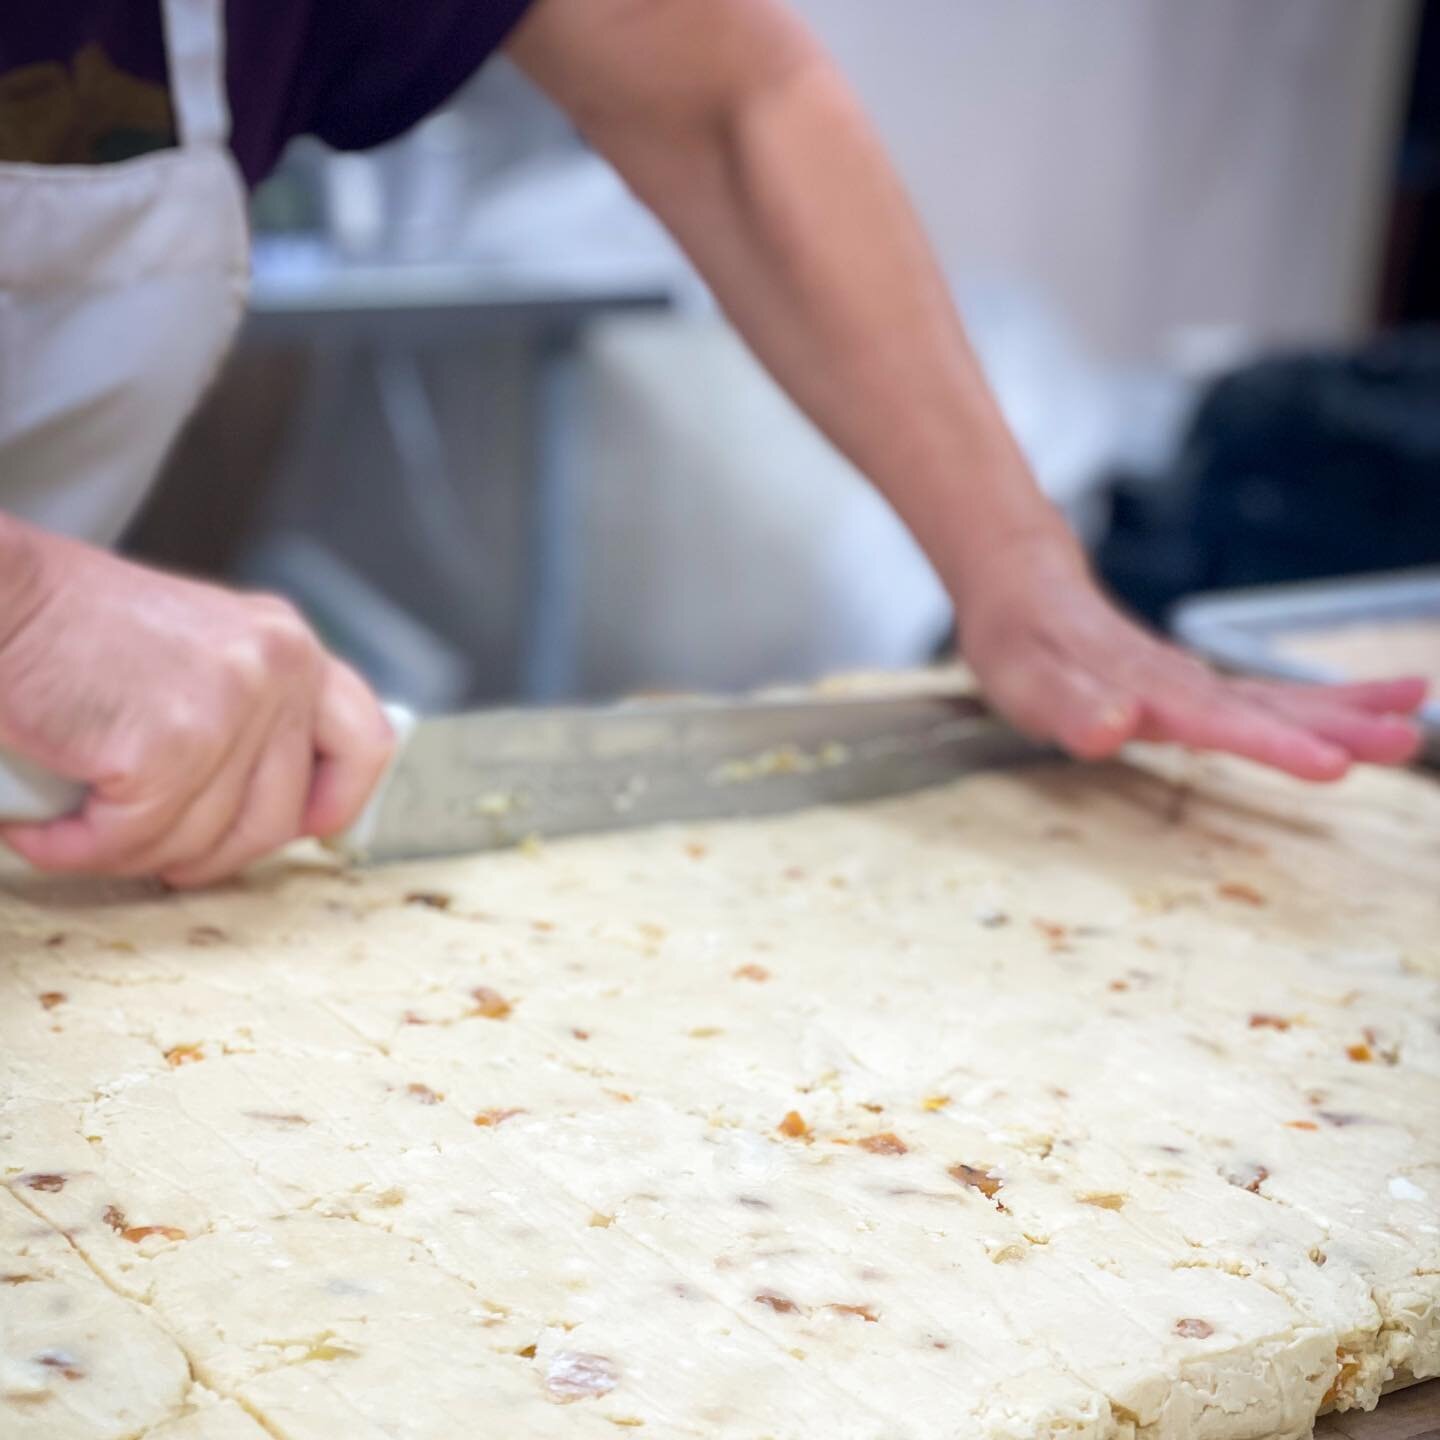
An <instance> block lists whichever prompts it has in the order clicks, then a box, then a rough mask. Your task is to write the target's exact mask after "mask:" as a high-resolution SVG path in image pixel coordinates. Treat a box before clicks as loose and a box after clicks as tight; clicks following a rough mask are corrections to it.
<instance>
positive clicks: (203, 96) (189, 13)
mask: <svg viewBox="0 0 1440 1440" xmlns="http://www.w3.org/2000/svg"><path fill="white" fill-rule="evenodd" d="M162 4H163V9H164V16H165V51H166V58H167V59H168V61H169V66H170V94H171V98H172V102H173V104H174V107H175V118H176V122H177V124H178V127H179V132H180V143H181V145H184V146H191V145H216V146H223V145H225V144H226V143H227V142H228V140H229V138H230V101H229V96H228V94H227V92H226V88H225V5H224V0H162Z"/></svg>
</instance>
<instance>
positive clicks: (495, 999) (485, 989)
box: [470, 985, 515, 1020]
mask: <svg viewBox="0 0 1440 1440" xmlns="http://www.w3.org/2000/svg"><path fill="white" fill-rule="evenodd" d="M470 998H471V999H472V1000H473V1001H474V1002H475V1008H474V1009H473V1010H472V1011H471V1012H470V1013H471V1014H472V1015H479V1016H482V1017H483V1018H484V1019H486V1020H503V1019H505V1017H506V1016H507V1015H509V1014H510V1012H511V1011H512V1010H513V1009H514V1008H515V1007H514V1006H513V1005H511V1003H510V1002H509V1001H508V1000H507V999H506V998H505V997H504V996H503V995H502V994H501V993H500V992H499V991H498V990H492V989H491V988H490V987H489V986H488V985H477V986H476V987H475V988H474V989H473V990H472V991H471V992H470Z"/></svg>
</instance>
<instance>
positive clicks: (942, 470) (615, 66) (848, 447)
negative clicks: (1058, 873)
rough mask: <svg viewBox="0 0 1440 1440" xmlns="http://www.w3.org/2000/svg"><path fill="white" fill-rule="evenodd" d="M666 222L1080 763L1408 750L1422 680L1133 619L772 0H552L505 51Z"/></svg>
mask: <svg viewBox="0 0 1440 1440" xmlns="http://www.w3.org/2000/svg"><path fill="white" fill-rule="evenodd" d="M510 49H511V53H512V55H513V56H514V58H515V59H516V60H517V62H518V63H519V64H520V65H521V66H522V67H523V68H524V69H526V70H527V71H528V72H529V74H530V75H531V76H532V77H533V78H534V79H535V80H536V81H537V83H539V84H540V85H541V86H542V87H544V88H545V89H546V90H547V91H548V92H549V93H550V94H551V96H552V97H553V98H554V99H555V100H556V101H557V102H558V103H559V104H561V105H562V106H563V107H564V108H565V109H566V110H567V111H568V112H569V113H570V115H571V116H572V117H573V118H574V120H575V121H576V123H577V124H578V125H579V127H580V128H581V130H582V131H583V132H584V133H585V135H586V136H587V137H588V138H589V139H590V141H591V142H592V143H593V144H594V145H595V146H596V148H597V149H598V150H599V151H600V152H601V153H603V154H604V155H605V156H606V157H607V158H608V159H610V161H611V162H612V163H613V164H614V165H615V166H616V168H617V169H618V170H619V171H620V173H621V174H622V175H623V176H624V178H625V179H626V180H627V182H628V183H629V184H630V185H631V187H632V188H633V189H634V190H635V192H636V194H637V195H638V196H639V197H640V198H641V199H642V200H643V201H645V202H646V203H647V204H648V205H649V206H650V207H651V208H652V209H653V210H654V211H655V212H656V213H657V214H658V215H659V216H660V218H661V219H662V220H663V221H664V222H665V223H666V225H667V226H668V227H669V229H670V230H671V231H672V233H673V234H674V235H675V236H676V238H677V239H678V240H679V241H680V243H681V244H682V245H683V246H684V247H685V249H686V250H687V252H688V253H689V254H690V256H691V257H692V259H693V260H694V261H695V263H696V265H697V266H698V268H699V269H700V270H701V272H702V273H703V274H704V276H705V277H706V279H707V281H708V282H709V283H710V285H711V287H712V289H713V290H714V291H715V293H716V295H717V297H718V298H719V299H720V301H721V303H722V304H723V305H724V307H725V309H726V311H727V312H728V313H729V315H730V316H731V318H732V319H733V320H734V321H735V323H736V325H737V327H738V328H739V329H740V330H741V332H742V333H743V334H744V336H745V337H746V339H747V340H748V341H749V343H750V345H751V346H752V348H753V349H754V350H755V352H756V353H757V355H758V356H759V357H760V359H761V360H762V361H763V362H764V363H765V364H766V366H767V367H768V368H769V369H770V371H771V372H772V373H773V374H774V375H775V377H776V378H777V380H779V382H780V383H781V384H782V385H783V386H784V387H785V389H786V390H787V391H788V392H789V393H790V395H791V396H792V397H793V398H794V399H795V400H796V401H797V403H799V404H800V405H801V407H802V408H803V409H804V410H805V411H806V412H807V413H808V414H809V415H810V416H811V418H812V419H813V420H814V421H815V422H816V424H817V425H819V426H820V428H821V429H822V430H824V431H825V432H826V433H827V434H828V435H829V436H830V438H831V439H832V440H833V441H834V442H835V444H836V445H837V446H838V447H839V448H840V449H841V450H842V451H843V452H844V453H845V454H846V455H847V456H848V457H849V458H850V459H851V460H852V461H853V462H854V463H855V464H856V465H857V466H858V467H859V468H860V469H861V470H862V471H863V472H864V473H865V474H866V475H868V476H869V477H870V479H871V480H872V481H873V482H874V483H875V484H876V486H877V487H878V488H879V489H880V490H881V491H882V492H883V493H884V494H885V495H886V497H887V498H888V499H889V500H890V502H891V504H892V505H894V507H895V509H896V510H897V511H898V512H899V514H900V515H901V517H902V518H903V519H904V520H905V522H906V523H907V524H908V525H909V527H910V528H911V530H912V531H913V532H914V534H915V535H916V537H917V538H918V539H919V541H920V543H921V544H922V545H923V546H924V548H925V550H926V552H927V554H928V555H929V556H930V559H931V561H932V562H933V563H934V565H935V567H936V569H937V571H938V572H939V574H940V576H941V578H942V579H943V580H944V582H945V583H946V585H947V587H948V588H949V590H950V593H951V595H952V596H953V597H954V599H955V602H956V606H957V611H958V614H959V619H960V628H961V635H962V642H963V646H964V649H965V653H966V657H967V659H968V660H969V661H970V663H971V664H972V665H973V666H974V667H975V669H976V671H977V672H978V674H979V676H980V679H981V681H982V683H983V684H984V685H985V687H986V689H987V691H988V692H989V693H990V695H991V696H992V698H993V699H994V700H995V701H996V702H997V703H998V704H999V705H1000V706H1001V707H1002V708H1004V709H1005V710H1007V711H1008V713H1009V714H1010V715H1011V716H1012V718H1014V719H1016V720H1017V721H1018V722H1019V723H1021V724H1022V725H1024V726H1025V727H1026V728H1028V729H1030V730H1032V731H1035V732H1037V733H1040V734H1043V735H1045V736H1047V737H1053V738H1056V739H1058V740H1060V741H1061V742H1062V743H1063V744H1065V745H1067V746H1068V747H1069V748H1070V749H1072V750H1073V751H1075V752H1076V753H1079V754H1085V755H1102V754H1107V753H1109V752H1111V751H1113V750H1114V749H1115V748H1117V747H1118V746H1119V745H1120V744H1122V743H1123V742H1124V741H1125V740H1127V739H1130V738H1134V737H1136V736H1143V737H1147V738H1158V739H1175V740H1180V741H1183V742H1185V743H1190V744H1196V745H1203V746H1213V747H1216V748H1222V749H1229V750H1234V751H1237V752H1239V753H1242V754H1247V755H1251V756H1253V757H1254V758H1257V759H1261V760H1264V761H1267V762H1269V763H1271V764H1276V765H1279V766H1281V767H1282V768H1285V769H1289V770H1292V771H1294V772H1295V773H1297V774H1301V775H1306V776H1309V777H1311V778H1317V779H1319V778H1329V777H1331V776H1334V775H1338V774H1340V773H1342V772H1343V771H1344V769H1345V768H1346V766H1347V765H1348V763H1349V760H1350V759H1351V758H1364V759H1377V760H1398V759H1403V758H1405V757H1406V756H1408V755H1409V754H1410V753H1411V752H1412V750H1413V748H1414V745H1415V735H1414V732H1413V728H1412V727H1411V726H1410V725H1409V724H1408V723H1407V722H1405V721H1403V720H1401V719H1398V718H1395V712H1403V711H1406V710H1409V709H1411V708H1413V707H1414V706H1415V705H1416V704H1418V703H1419V699H1420V697H1421V694H1422V693H1423V687H1422V686H1420V685H1419V684H1417V683H1413V682H1404V683H1400V684H1396V685H1389V686H1378V687H1376V686H1371V687H1365V688H1363V689H1350V690H1343V691H1338V690H1320V689H1312V688H1299V687H1292V686H1275V685H1261V684H1258V683H1254V682H1225V681H1222V680H1220V679H1218V678H1217V677H1215V676H1214V675H1212V674H1211V673H1210V672H1209V671H1208V670H1207V669H1205V667H1203V666H1201V665H1200V664H1199V663H1198V662H1196V661H1194V660H1193V659H1191V658H1189V657H1187V656H1184V655H1182V654H1180V653H1179V652H1178V651H1176V650H1174V649H1172V648H1171V647H1169V646H1166V645H1164V644H1162V643H1161V642H1159V641H1158V640H1156V639H1154V638H1153V637H1151V636H1149V635H1147V634H1146V633H1144V632H1143V631H1142V630H1140V629H1139V628H1138V627H1136V626H1134V625H1132V624H1131V623H1130V622H1129V621H1128V620H1126V619H1124V618H1123V617H1122V616H1121V615H1120V614H1119V613H1118V612H1116V611H1115V610H1114V609H1113V607H1112V606H1111V605H1110V604H1109V602H1108V601H1106V600H1105V598H1104V597H1103V596H1102V595H1101V594H1100V592H1099V591H1098V590H1097V589H1096V587H1095V586H1094V584H1093V582H1092V581H1091V579H1090V577H1089V574H1088V571H1087V567H1086V565H1085V562H1084V558H1083V556H1082V555H1081V553H1080V551H1079V548H1078V546H1077V545H1076V544H1075V542H1074V540H1073V539H1072V538H1071V537H1070V535H1069V534H1068V532H1067V531H1066V529H1065V527H1064V525H1063V523H1062V522H1061V521H1060V519H1059V517H1058V516H1057V515H1056V513H1055V512H1054V510H1053V509H1052V507H1051V506H1050V505H1049V503H1048V502H1047V501H1046V500H1045V498H1044V497H1043V496H1042V495H1041V494H1040V492H1039V490H1038V489H1037V487H1036V485H1035V483H1034V480H1033V479H1032V477H1031V476H1030V474H1029V471H1028V469H1027V467H1026V465H1025V462H1024V460H1023V458H1022V456H1021V455H1020V453H1019V450H1018V448H1017V447H1016V444H1015V442H1014V440H1013V438H1012V436H1011V435H1010V433H1009V431H1008V429H1007V427H1006V425H1005V423H1004V421H1003V419H1002V417H1001V415H1000V413H999V411H998V409H997V408H996V405H995V402H994V400H993V398H992V397H991V395H990V392H989V390H988V388H987V386H986V383H985V380H984V377H983V375H982V374H981V372H980V369H979V366H978V365H977V363H976V361H975V357H974V355H973V353H972V352H971V350H970V347H969V345H968V344H967V342H966V339H965V335H964V332H963V329H962V326H961V324H960V321H959V318H958V316H957V315H956V312H955V309H954V306H953V304H952V302H951V299H950V296H949V293H948V290H947V287H946V285H945V283H944V280H943V278H942V276H941V274H940V272H939V268H938V266H937V264H936V262H935V260H934V258H933V255H932V254H931V251H930V247H929V245H928V244H927V242H926V240H925V238H924V235H923V233H922V230H921V227H920V224H919V222H918V219H917V218H916V216H915V214H914V211H913V209H912V207H911V205H910V203H909V201H908V200H907V198H906V196H905V193H904V190H903V187H902V186H901V184H900V182H899V179H898V178H897V176H896V174H895V172H894V170H893V168H892V167H891V165H890V163H889V161H888V160H887V158H886V156H885V154H884V151H883V149H882V147H881V146H880V144H879V141H878V140H877V138H876V137H875V135H874V133H873V131H872V130H871V128H870V126H869V124H868V122H867V121H866V119H865V117H864V115H863V114H862V113H861V111H860V108H859V106H858V104H857V102H856V101H855V99H854V98H853V96H852V95H851V93H850V91H849V89H848V87H847V86H846V84H845V82H844V80H843V79H842V78H841V76H840V75H839V74H838V72H837V71H836V70H835V68H834V66H833V65H832V64H831V62H830V61H829V59H828V58H827V57H826V55H825V54H824V52H823V51H822V50H821V49H820V47H819V46H818V44H817V43H816V42H815V41H814V39H813V38H812V37H811V36H810V34H809V32H808V31H807V30H806V29H805V27H804V26H803V25H802V24H801V23H800V22H799V21H798V20H797V19H796V18H795V17H794V16H792V15H791V14H790V13H789V12H788V11H787V10H785V8H784V7H783V5H781V4H780V3H779V0H725V3H723V4H718V3H715V0H538V3H537V4H536V5H535V7H534V8H533V9H532V11H531V12H530V14H529V16H528V17H527V19H526V20H525V22H524V23H523V24H522V25H521V27H520V29H519V30H518V31H517V33H516V36H515V38H514V39H513V41H512V43H511V47H510Z"/></svg>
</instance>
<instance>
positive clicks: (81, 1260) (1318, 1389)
mask: <svg viewBox="0 0 1440 1440" xmlns="http://www.w3.org/2000/svg"><path fill="white" fill-rule="evenodd" d="M1437 876H1440V787H1437V786H1435V785H1434V784H1433V783H1432V782H1427V781H1426V780H1423V779H1420V778H1416V777H1413V776H1404V775H1392V774H1378V773H1377V774H1363V775H1359V776H1357V777H1355V778H1353V779H1352V780H1350V781H1347V782H1345V783H1344V784H1343V785H1341V786H1339V787H1335V788H1330V789H1307V788H1304V787H1301V786H1299V785H1295V784H1291V783H1289V782H1286V781H1283V780H1280V779H1278V778H1276V777H1273V776H1269V775H1265V774H1262V773H1260V772H1258V771H1255V770H1252V769H1249V768H1246V767H1242V766H1240V765H1232V764H1227V763H1222V762H1218V761H1194V760H1186V761H1169V762H1164V761H1161V760H1160V759H1158V758H1156V757H1142V758H1141V760H1140V762H1139V763H1136V764H1133V765H1128V766H1119V765H1116V766H1110V767H1106V768H1099V769H1087V770H1080V769H1074V768H1068V767H1063V766H1052V767H1046V768H1043V769H1036V770H1033V771H1029V772H1024V773H1020V772H1015V773H1007V774H998V773H997V774H988V775H980V776H976V777H973V778H970V779H967V780H965V781H962V782H960V783H958V784H956V785H954V786H951V787H948V788H946V789H942V790H937V791H934V792H931V793H927V794H924V795H920V796H913V797H909V798H906V799H902V800H896V801H891V802H886V803H883V804H879V805H874V806H869V807H863V808H855V809H848V810H838V811H817V812H812V813H810V814H805V815H796V816H789V817H783V818H779V819H773V820H767V821H764V822H757V823H745V824H727V825H709V826H703V827H688V828H684V829H660V830H655V831H652V832H644V833H630V834H625V835H620V836H614V837H608V838H597V839H587V840H580V841H574V842H568V843H565V844H561V845H554V846H551V847H548V848H546V849H543V850H532V851H529V852H518V853H511V854H504V855H490V856H486V857H483V858H477V859H471V860H457V861H452V862H445V863H430V864H426V865H423V866H412V867H407V868H402V869H391V870H384V871H374V872H370V873H342V872H339V871H337V870H335V869H333V868H331V867H330V866H329V865H328V864H325V863H321V862H318V861H315V860H307V859H305V858H303V857H301V858H298V859H297V860H296V861H295V862H293V863H291V864H290V865H288V866H279V867H276V868H274V869H272V870H270V871H267V872H262V873H261V874H259V875H256V876H254V877H252V878H250V879H249V880H248V881H246V882H244V883H243V884H238V885H235V886H233V887H231V888H230V889H228V890H226V891H224V892H220V893H215V894H211V895H207V896H176V895H168V896H161V895H159V894H156V893H151V892H148V891H145V890H140V889H134V888H130V889H126V888H123V887H121V888H116V889H113V890H110V891H97V890H96V889H94V888H93V887H92V888H89V889H80V890H77V889H75V888H73V887H69V886H66V885H61V884H56V883H55V882H44V881H40V880H35V879H31V880H23V879H15V880H14V881H11V882H7V883H6V884H5V885H4V886H3V887H0V1180H3V1183H4V1187H5V1188H4V1189H3V1190H0V1435H4V1436H5V1437H6V1440H10V1437H14V1440H41V1437H43V1440H122V1437H127V1440H133V1437H140V1436H143V1437H147V1440H259V1437H261V1436H269V1437H272V1440H275V1437H280V1440H322V1437H323V1440H332V1437H334V1436H335V1435H337V1434H341V1433H344V1434H346V1435H354V1436H357V1437H362V1440H372V1437H373V1440H381V1437H386V1440H450V1437H456V1436H465V1437H467V1440H468V1437H478V1440H485V1437H492V1436H493V1437H496V1440H532V1437H533V1440H551V1437H555V1440H560V1437H567V1440H568V1437H576V1440H591V1437H605V1440H614V1437H615V1436H616V1435H617V1433H630V1432H633V1433H636V1434H638V1435H641V1436H643V1435H651V1436H655V1437H667V1440H669V1437H702V1436H703V1437H707V1440H708V1437H737V1440H738V1437H743V1440H812V1437H816V1436H821V1435H823V1436H826V1437H840V1440H846V1437H853V1440H941V1437H955V1440H960V1437H965V1440H970V1437H995V1440H1029V1437H1037V1436H1038V1437H1054V1440H1058V1437H1066V1440H1111V1437H1114V1440H1182V1437H1184V1440H1260V1437H1285V1440H1293V1437H1300V1436H1304V1435H1307V1434H1308V1433H1309V1431H1310V1428H1311V1425H1312V1423H1313V1421H1314V1418H1315V1416H1316V1414H1317V1412H1318V1411H1320V1410H1321V1409H1322V1408H1324V1407H1327V1406H1334V1407H1338V1408H1340V1409H1341V1410H1346V1409H1353V1408H1354V1407H1360V1406H1369V1405H1373V1404H1374V1403H1375V1401H1376V1399H1377V1397H1378V1396H1379V1394H1380V1391H1381V1389H1382V1387H1384V1386H1387V1385H1391V1384H1394V1383H1396V1382H1397V1381H1407V1380H1410V1379H1417V1378H1423V1377H1426V1376H1431V1375H1435V1374H1436V1373H1437V1372H1440V1124H1437V1117H1440V885H1437V883H1436V882H1437Z"/></svg>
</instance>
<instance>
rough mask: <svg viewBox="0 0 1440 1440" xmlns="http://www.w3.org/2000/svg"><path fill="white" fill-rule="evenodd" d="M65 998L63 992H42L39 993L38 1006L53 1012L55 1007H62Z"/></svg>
mask: <svg viewBox="0 0 1440 1440" xmlns="http://www.w3.org/2000/svg"><path fill="white" fill-rule="evenodd" d="M66 998H67V997H66V994H65V992H64V991H63V990H42V991H41V992H40V1004H41V1005H42V1006H44V1008H45V1009H46V1010H53V1009H54V1008H55V1007H56V1006H57V1005H63V1004H64V1003H65V1001H66Z"/></svg>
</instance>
